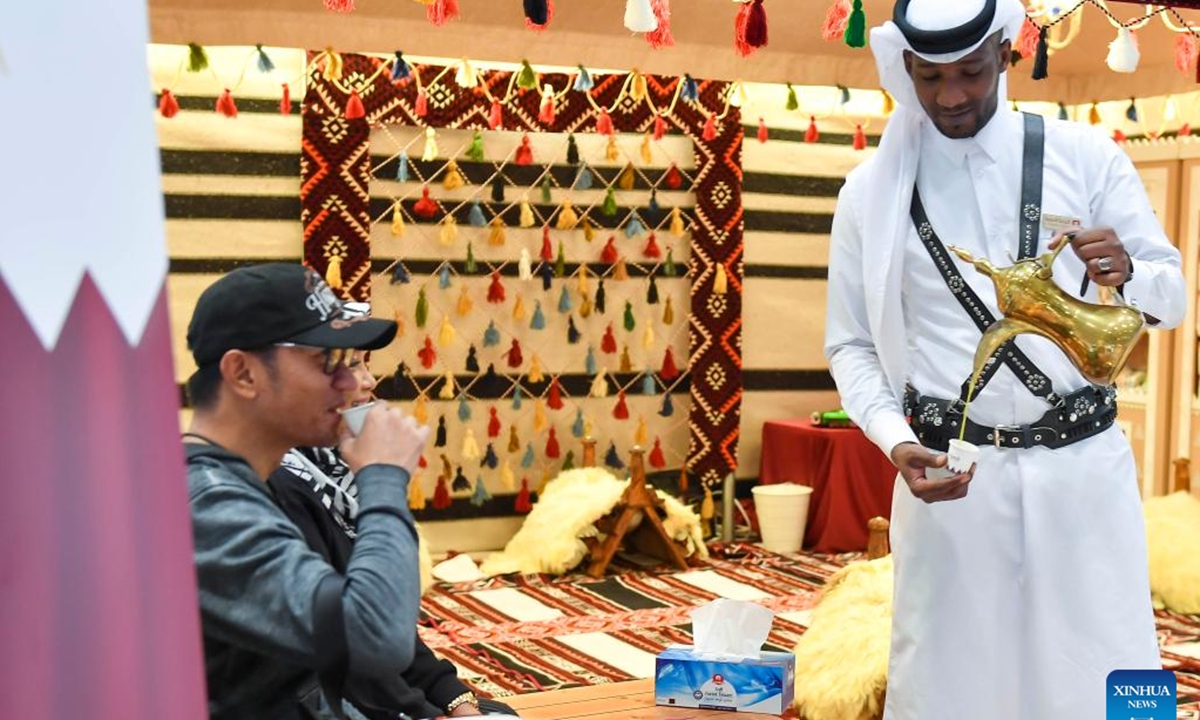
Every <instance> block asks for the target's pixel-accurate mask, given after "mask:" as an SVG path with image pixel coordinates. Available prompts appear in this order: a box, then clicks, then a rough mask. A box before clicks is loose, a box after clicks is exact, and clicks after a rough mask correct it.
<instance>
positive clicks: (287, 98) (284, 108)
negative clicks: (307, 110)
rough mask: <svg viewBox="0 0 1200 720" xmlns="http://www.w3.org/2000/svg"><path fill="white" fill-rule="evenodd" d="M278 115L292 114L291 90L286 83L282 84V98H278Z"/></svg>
mask: <svg viewBox="0 0 1200 720" xmlns="http://www.w3.org/2000/svg"><path fill="white" fill-rule="evenodd" d="M279 114H280V115H291V114H292V89H291V88H290V87H288V84H287V83H284V84H283V96H282V97H280V98H279Z"/></svg>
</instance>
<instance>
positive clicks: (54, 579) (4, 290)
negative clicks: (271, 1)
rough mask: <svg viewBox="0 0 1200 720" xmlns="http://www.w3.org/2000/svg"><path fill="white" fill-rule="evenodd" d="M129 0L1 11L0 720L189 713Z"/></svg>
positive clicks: (152, 175) (169, 400)
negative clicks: (1, 718) (0, 415)
mask: <svg viewBox="0 0 1200 720" xmlns="http://www.w3.org/2000/svg"><path fill="white" fill-rule="evenodd" d="M147 27H148V25H147V17H146V6H145V4H144V0H104V1H103V2H98V1H97V0H54V1H52V2H40V1H36V0H34V1H30V0H16V1H12V0H5V1H4V2H0V371H2V374H0V412H3V420H2V421H0V422H2V423H3V425H2V428H0V458H2V460H0V462H2V463H3V465H2V469H0V716H2V717H4V718H12V719H13V720H17V719H18V718H19V719H20V720H81V719H84V718H104V719H105V720H168V719H169V720H179V719H182V720H200V719H201V718H204V717H206V716H207V711H206V703H205V699H204V675H203V655H202V651H201V642H200V622H199V609H198V605H197V597H196V580H195V570H194V566H193V563H192V540H191V522H190V519H189V515H188V508H187V493H186V485H185V480H184V464H183V454H182V450H181V448H180V443H179V429H178V423H179V421H178V412H179V407H178V405H179V400H178V395H177V391H176V389H175V388H176V386H175V379H174V377H173V370H172V368H173V366H172V362H171V348H170V337H169V330H170V329H169V327H168V320H167V302H166V294H165V277H166V272H167V258H166V247H165V242H164V238H163V202H162V195H161V192H162V191H161V185H160V180H159V170H158V153H157V148H156V138H155V132H154V126H153V117H152V110H151V107H152V105H151V87H150V77H149V72H148V69H147V65H146V42H147Z"/></svg>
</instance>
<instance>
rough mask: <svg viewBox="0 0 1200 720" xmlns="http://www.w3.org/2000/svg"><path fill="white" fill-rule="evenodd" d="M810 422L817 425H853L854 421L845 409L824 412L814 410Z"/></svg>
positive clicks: (830, 426)
mask: <svg viewBox="0 0 1200 720" xmlns="http://www.w3.org/2000/svg"><path fill="white" fill-rule="evenodd" d="M812 423H813V425H816V426H817V427H829V428H837V427H854V421H852V420H851V419H850V416H849V415H847V414H846V411H845V410H842V409H840V408H839V409H837V410H826V411H825V412H815V413H813V414H812Z"/></svg>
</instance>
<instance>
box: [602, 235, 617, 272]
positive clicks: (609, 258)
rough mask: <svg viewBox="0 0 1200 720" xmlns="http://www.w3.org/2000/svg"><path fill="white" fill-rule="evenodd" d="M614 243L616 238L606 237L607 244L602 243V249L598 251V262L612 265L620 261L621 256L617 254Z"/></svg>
mask: <svg viewBox="0 0 1200 720" xmlns="http://www.w3.org/2000/svg"><path fill="white" fill-rule="evenodd" d="M616 242H617V240H616V238H614V237H613V236H612V235H609V236H608V242H606V243H604V249H603V250H601V251H600V262H602V263H608V264H609V265H612V264H613V263H615V262H616V261H617V260H619V259H620V257H621V254H620V253H619V252H617V246H616V244H615V243H616Z"/></svg>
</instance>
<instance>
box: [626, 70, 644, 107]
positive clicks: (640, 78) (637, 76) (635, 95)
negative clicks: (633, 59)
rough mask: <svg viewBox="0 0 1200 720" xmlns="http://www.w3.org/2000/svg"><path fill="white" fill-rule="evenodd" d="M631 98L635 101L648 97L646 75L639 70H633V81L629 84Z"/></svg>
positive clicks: (638, 101)
mask: <svg viewBox="0 0 1200 720" xmlns="http://www.w3.org/2000/svg"><path fill="white" fill-rule="evenodd" d="M629 99H630V100H632V101H634V102H635V103H640V102H641V101H643V100H645V99H646V77H645V76H644V75H642V74H641V73H640V72H638V71H637V70H634V71H633V83H631V84H630V86H629Z"/></svg>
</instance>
